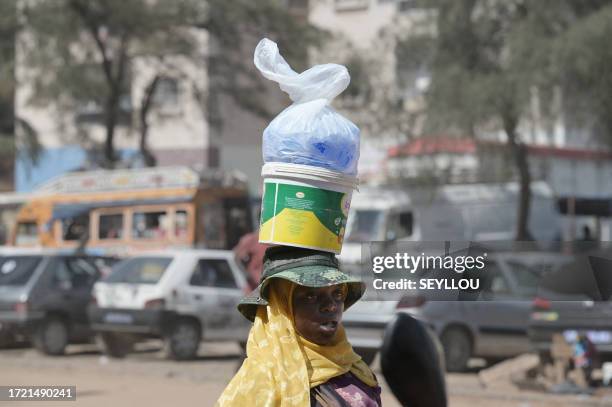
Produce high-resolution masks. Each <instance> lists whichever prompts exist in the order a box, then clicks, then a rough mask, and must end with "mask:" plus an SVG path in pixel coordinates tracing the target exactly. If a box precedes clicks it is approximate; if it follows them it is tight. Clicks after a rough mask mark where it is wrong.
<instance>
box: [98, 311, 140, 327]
mask: <svg viewBox="0 0 612 407" xmlns="http://www.w3.org/2000/svg"><path fill="white" fill-rule="evenodd" d="M104 322H108V323H109V324H131V323H133V322H134V318H133V317H132V316H131V315H129V314H123V313H119V312H109V313H108V314H106V315H104Z"/></svg>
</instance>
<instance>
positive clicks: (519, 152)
mask: <svg viewBox="0 0 612 407" xmlns="http://www.w3.org/2000/svg"><path fill="white" fill-rule="evenodd" d="M516 125H517V121H516V120H512V119H504V130H505V132H506V136H507V137H508V145H509V146H510V151H511V153H512V158H513V159H514V164H515V165H516V169H517V171H518V176H519V202H518V208H517V219H516V235H515V240H517V241H525V240H533V238H532V236H531V233H529V228H528V225H529V213H530V209H531V172H530V171H529V162H528V160H527V146H525V145H524V144H523V143H521V142H520V141H519V140H517V134H516Z"/></svg>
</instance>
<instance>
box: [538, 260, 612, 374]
mask: <svg viewBox="0 0 612 407" xmlns="http://www.w3.org/2000/svg"><path fill="white" fill-rule="evenodd" d="M610 254H611V253H595V255H591V256H578V257H577V258H576V260H575V261H573V262H572V263H570V264H567V265H565V266H564V267H563V268H561V269H560V270H558V272H556V273H554V274H553V275H551V276H550V278H548V279H546V280H545V281H543V285H545V286H546V287H547V288H549V290H548V292H547V293H539V295H538V297H537V299H536V300H535V301H533V307H532V312H531V315H530V319H529V338H530V340H531V342H532V345H533V347H534V348H535V349H536V350H537V351H538V353H539V355H540V358H541V360H542V361H543V362H544V363H548V362H551V361H552V358H551V354H550V352H551V347H552V342H553V336H554V335H555V334H559V335H562V336H563V337H564V339H565V340H566V341H567V342H568V343H574V342H576V339H577V337H578V335H579V334H586V335H587V336H588V337H589V339H590V340H591V342H593V344H594V345H595V347H596V348H597V351H598V354H599V360H600V361H601V362H606V361H612V302H611V300H612V296H611V294H612V274H611V273H610V269H611V268H612V260H610V258H611V257H610ZM587 262H588V264H587Z"/></svg>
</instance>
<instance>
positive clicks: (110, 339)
mask: <svg viewBox="0 0 612 407" xmlns="http://www.w3.org/2000/svg"><path fill="white" fill-rule="evenodd" d="M97 342H98V344H99V346H100V347H101V348H102V352H104V354H105V355H108V356H110V357H112V358H118V359H121V358H124V357H126V356H127V354H128V353H130V352H131V351H132V349H133V348H134V341H133V340H132V339H131V338H129V337H128V336H127V335H122V334H118V333H114V332H103V333H101V334H99V335H98V336H97Z"/></svg>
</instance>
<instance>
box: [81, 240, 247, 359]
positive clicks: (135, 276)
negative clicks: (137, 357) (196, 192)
mask: <svg viewBox="0 0 612 407" xmlns="http://www.w3.org/2000/svg"><path fill="white" fill-rule="evenodd" d="M246 286H247V282H246V278H245V274H244V272H243V271H242V269H241V268H240V267H239V265H238V263H237V262H236V261H235V260H234V255H233V253H232V252H230V251H220V250H182V251H163V252H156V253H150V254H143V255H139V256H136V257H133V258H130V259H128V260H125V261H123V262H121V263H119V264H117V265H116V266H115V267H114V268H113V271H112V273H111V274H110V275H109V276H108V277H106V278H105V279H103V280H101V281H100V282H98V283H96V285H95V286H94V290H93V304H92V305H91V306H90V307H89V318H90V322H91V324H92V327H93V329H94V330H95V331H97V332H98V333H99V337H100V339H101V343H102V345H103V347H104V349H105V351H106V352H107V353H108V354H110V355H111V356H117V357H122V356H124V355H125V354H126V353H127V352H129V350H130V349H131V347H132V345H133V344H134V343H135V342H136V341H138V340H140V339H144V338H162V339H164V341H165V345H166V346H165V349H166V351H167V355H168V356H169V357H171V358H174V359H191V358H193V357H195V355H196V354H197V351H198V347H199V344H200V341H201V340H210V341H213V340H214V341H216V340H223V341H236V342H239V343H244V342H246V339H247V335H248V331H249V328H250V323H249V322H248V321H247V320H246V319H245V318H244V317H242V315H240V313H238V312H237V311H236V306H237V304H238V302H239V300H240V298H241V297H242V296H243V295H244V292H245V290H246Z"/></svg>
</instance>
